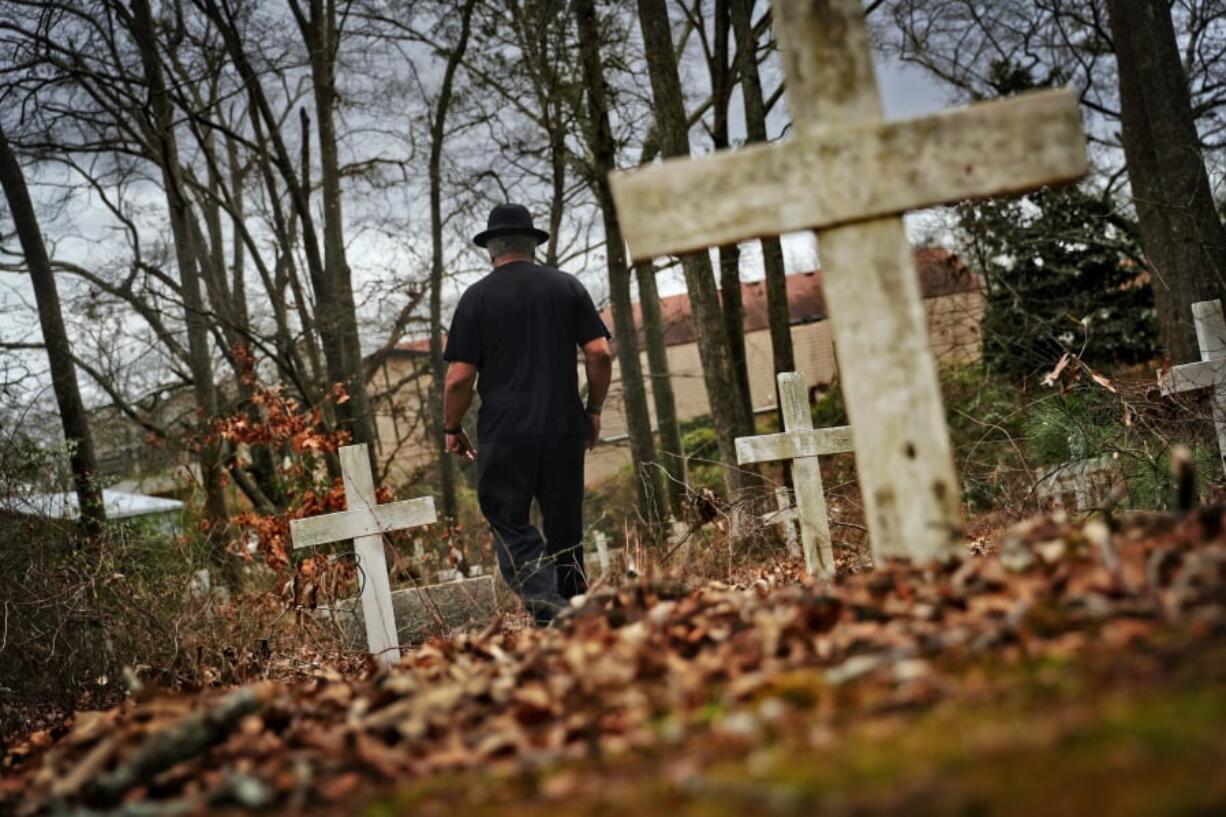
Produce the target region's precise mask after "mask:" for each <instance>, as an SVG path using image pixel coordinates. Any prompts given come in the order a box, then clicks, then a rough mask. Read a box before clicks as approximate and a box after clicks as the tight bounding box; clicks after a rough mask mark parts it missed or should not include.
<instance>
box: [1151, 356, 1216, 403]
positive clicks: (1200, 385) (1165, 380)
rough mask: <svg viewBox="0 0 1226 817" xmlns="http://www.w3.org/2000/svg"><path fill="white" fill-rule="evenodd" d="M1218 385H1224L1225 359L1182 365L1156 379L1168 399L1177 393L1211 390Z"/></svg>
mask: <svg viewBox="0 0 1226 817" xmlns="http://www.w3.org/2000/svg"><path fill="white" fill-rule="evenodd" d="M1219 383H1226V359H1218V360H1201V361H1197V362H1196V363H1184V364H1182V365H1180V366H1175V367H1174V368H1172V369H1171V370H1170V371H1169V372H1167V373H1166V374H1165V375H1164V376H1159V377H1158V385H1159V387H1160V388H1161V389H1162V393H1163V394H1164V395H1167V396H1168V397H1169V396H1170V395H1172V394H1177V393H1179V392H1184V391H1192V390H1194V389H1209V388H1213V387H1214V386H1216V385H1217V384H1219Z"/></svg>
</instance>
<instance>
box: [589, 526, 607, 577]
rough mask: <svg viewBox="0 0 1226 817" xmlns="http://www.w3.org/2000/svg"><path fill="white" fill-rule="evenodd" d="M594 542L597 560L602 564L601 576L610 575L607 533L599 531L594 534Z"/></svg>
mask: <svg viewBox="0 0 1226 817" xmlns="http://www.w3.org/2000/svg"><path fill="white" fill-rule="evenodd" d="M592 541H593V542H595V543H596V559H597V560H598V561H599V562H600V572H601V575H608V573H609V537H608V536H605V532H604V531H602V530H598V531H596V532H595V533H593V534H592Z"/></svg>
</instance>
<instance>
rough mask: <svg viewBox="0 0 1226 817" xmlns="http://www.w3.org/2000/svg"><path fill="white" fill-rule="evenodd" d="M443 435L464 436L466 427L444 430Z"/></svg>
mask: <svg viewBox="0 0 1226 817" xmlns="http://www.w3.org/2000/svg"><path fill="white" fill-rule="evenodd" d="M443 433H444V434H463V433H464V426H460V427H458V428H444V429H443Z"/></svg>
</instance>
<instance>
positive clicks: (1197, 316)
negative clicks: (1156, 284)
mask: <svg viewBox="0 0 1226 817" xmlns="http://www.w3.org/2000/svg"><path fill="white" fill-rule="evenodd" d="M1192 319H1193V321H1195V323H1196V341H1197V344H1198V345H1199V346H1200V357H1201V359H1200V362H1199V363H1184V364H1182V365H1180V366H1175V367H1173V368H1172V369H1171V370H1170V371H1169V372H1167V373H1166V374H1165V375H1160V376H1159V378H1158V383H1159V385H1160V386H1161V388H1162V393H1163V394H1165V395H1168V396H1169V395H1172V394H1177V393H1179V392H1185V391H1193V390H1195V389H1209V388H1212V389H1213V403H1212V405H1213V425H1214V428H1216V429H1217V446H1218V454H1219V456H1220V457H1221V459H1222V467H1223V469H1224V470H1226V319H1223V317H1222V302H1221V301H1220V300H1213V301H1198V302H1196V303H1194V304H1192Z"/></svg>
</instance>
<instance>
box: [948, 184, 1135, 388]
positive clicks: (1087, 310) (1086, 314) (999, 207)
mask: <svg viewBox="0 0 1226 817" xmlns="http://www.w3.org/2000/svg"><path fill="white" fill-rule="evenodd" d="M957 215H958V232H959V238H960V241H961V244H962V247H963V252H964V254H965V255H966V256H967V257H968V260H970V262H971V264H972V266H974V267H975V268H976V269H977V270H979V271H981V272H982V274H983V275H984V278H985V280H986V283H987V288H988V303H987V312H986V314H985V316H984V320H983V336H984V350H983V355H984V361H985V363H986V364H987V365H988V366H989V367H991V368H992V369H994V370H995V371H998V372H1000V373H1002V374H1007V375H1010V376H1013V377H1018V378H1026V377H1030V376H1033V375H1036V374H1039V373H1041V372H1044V371H1047V370H1049V369H1050V368H1051V366H1052V365H1053V364H1054V363H1055V362H1056V360H1058V359H1059V357H1060V355H1062V354H1063V353H1064V352H1066V351H1072V352H1075V353H1077V354H1078V355H1079V356H1080V357H1081V358H1082V359H1083V360H1084V361H1086V362H1087V363H1089V364H1090V365H1092V366H1096V367H1110V366H1115V365H1119V364H1129V363H1137V362H1142V361H1145V360H1148V359H1149V358H1150V357H1151V356H1152V354H1153V349H1154V348H1155V344H1156V342H1157V324H1156V319H1155V312H1154V297H1153V291H1152V289H1151V287H1150V283H1149V279H1148V276H1147V274H1146V273H1145V272H1144V266H1143V264H1142V263H1141V260H1140V259H1141V250H1140V247H1139V245H1138V243H1137V230H1136V225H1135V223H1134V222H1133V221H1132V220H1131V219H1130V218H1129V217H1127V216H1126V215H1125V214H1124V213H1122V212H1121V211H1120V209H1119V208H1118V207H1117V206H1116V203H1115V202H1114V200H1113V199H1112V198H1111V197H1110V196H1109V195H1106V194H1102V193H1100V192H1097V191H1091V190H1088V189H1086V188H1085V187H1072V188H1066V189H1062V190H1043V191H1040V192H1038V193H1034V194H1031V195H1027V196H1022V197H1018V198H1012V199H999V200H994V201H984V202H974V203H969V204H964V205H962V206H960V207H959V208H958V213H957Z"/></svg>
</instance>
